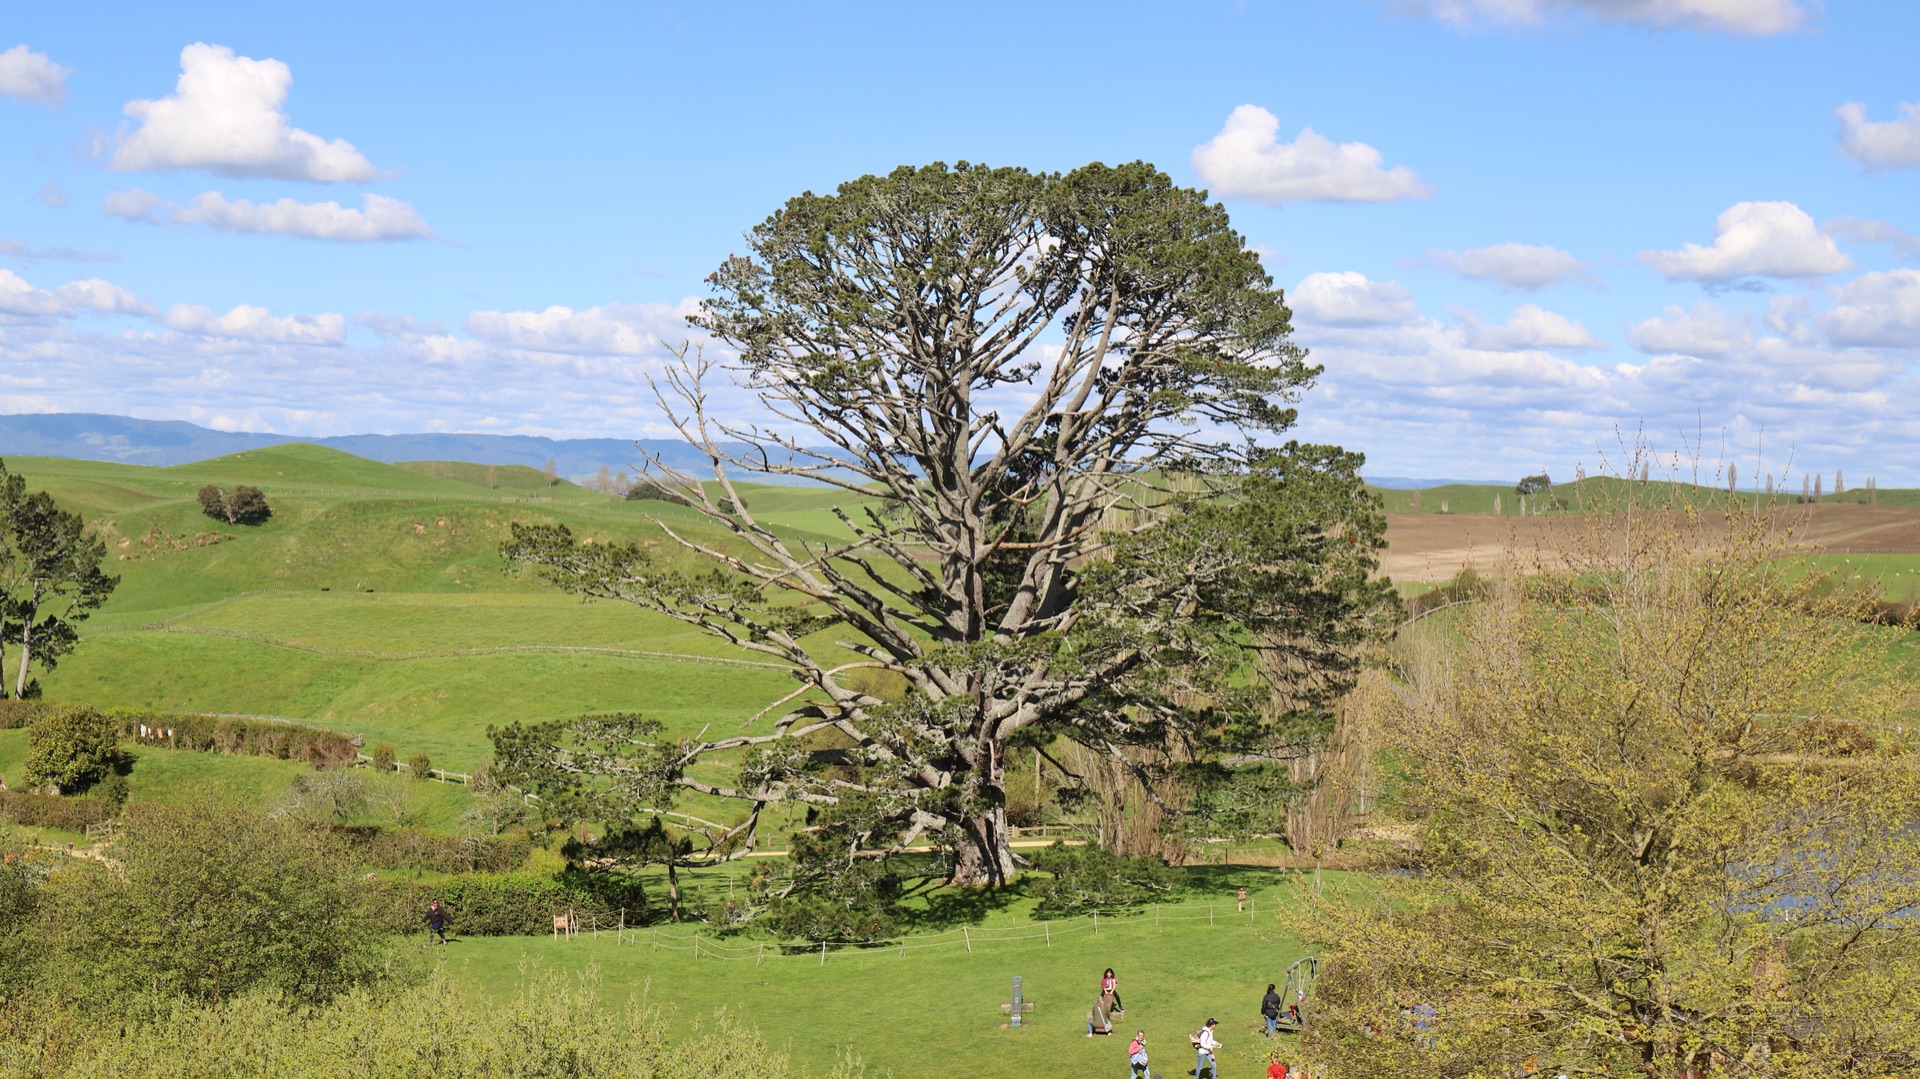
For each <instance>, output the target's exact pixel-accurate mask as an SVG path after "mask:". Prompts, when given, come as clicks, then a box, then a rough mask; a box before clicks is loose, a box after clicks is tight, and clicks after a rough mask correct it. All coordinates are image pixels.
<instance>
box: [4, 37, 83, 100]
mask: <svg viewBox="0 0 1920 1079" xmlns="http://www.w3.org/2000/svg"><path fill="white" fill-rule="evenodd" d="M67 74H68V69H67V68H64V67H61V66H60V65H59V64H56V63H54V62H53V61H52V60H50V59H48V58H47V54H46V53H43V52H34V51H33V50H32V49H29V48H27V47H26V46H25V45H15V46H14V47H13V48H11V49H8V50H7V51H6V52H0V97H11V98H16V99H18V100H20V101H32V102H36V103H38V104H41V105H58V104H60V103H61V102H63V101H65V100H66V99H67Z"/></svg>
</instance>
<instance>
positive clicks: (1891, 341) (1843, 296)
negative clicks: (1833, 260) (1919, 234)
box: [1819, 270, 1920, 349]
mask: <svg viewBox="0 0 1920 1079" xmlns="http://www.w3.org/2000/svg"><path fill="white" fill-rule="evenodd" d="M1833 298H1834V303H1833V306H1832V307H1831V308H1830V309H1828V310H1827V311H1826V312H1824V313H1823V314H1822V315H1821V316H1820V317H1819V322H1820V326H1821V328H1822V329H1824V330H1825V331H1826V332H1827V336H1828V337H1829V338H1831V339H1832V340H1833V342H1834V343H1835V344H1840V345H1862V346H1870V347H1871V346H1878V347H1882V348H1899V349H1911V348H1920V270H1888V271H1884V272H1875V273H1866V274H1861V275H1860V276H1859V277H1857V278H1854V279H1853V280H1852V281H1849V282H1847V283H1846V284H1844V285H1841V286H1839V287H1838V288H1835V289H1834V290H1833Z"/></svg>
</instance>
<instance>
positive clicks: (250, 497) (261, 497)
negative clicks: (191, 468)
mask: <svg viewBox="0 0 1920 1079" xmlns="http://www.w3.org/2000/svg"><path fill="white" fill-rule="evenodd" d="M195 497H196V498H197V499H198V500H199V502H200V509H201V511H202V512H203V513H205V514H206V515H207V516H209V517H211V518H213V519H214V520H216V521H225V522H226V523H228V524H230V525H257V524H265V523H266V522H267V520H268V519H269V518H271V517H272V516H273V507H271V506H269V505H267V496H266V493H265V492H263V491H261V490H260V488H258V487H252V486H249V485H247V484H244V483H242V484H236V485H235V486H234V487H233V488H232V489H231V490H228V489H226V488H222V487H220V486H218V485H216V484H211V483H210V484H208V485H206V486H205V487H202V488H200V490H199V492H198V494H197V495H196V496H195Z"/></svg>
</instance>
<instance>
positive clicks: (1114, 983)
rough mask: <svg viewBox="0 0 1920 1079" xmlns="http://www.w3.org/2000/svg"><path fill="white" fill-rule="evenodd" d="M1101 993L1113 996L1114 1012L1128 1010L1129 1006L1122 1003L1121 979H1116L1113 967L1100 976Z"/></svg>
mask: <svg viewBox="0 0 1920 1079" xmlns="http://www.w3.org/2000/svg"><path fill="white" fill-rule="evenodd" d="M1100 992H1101V993H1102V994H1103V995H1104V994H1107V993H1112V994H1113V1010H1114V1011H1116V1012H1124V1011H1126V1010H1127V1006H1126V1005H1125V1004H1122V1003H1120V979H1119V978H1116V977H1114V975H1113V968H1112V967H1108V968H1107V972H1106V973H1105V974H1102V975H1101V976H1100Z"/></svg>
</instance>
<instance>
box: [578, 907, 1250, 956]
mask: <svg viewBox="0 0 1920 1079" xmlns="http://www.w3.org/2000/svg"><path fill="white" fill-rule="evenodd" d="M1266 909H1267V913H1268V915H1269V916H1271V915H1272V914H1273V913H1274V912H1275V910H1276V909H1277V908H1276V907H1275V906H1274V904H1273V902H1272V901H1271V900H1269V901H1268V904H1267V908H1266ZM1259 916H1260V909H1259V901H1258V900H1257V899H1252V898H1249V899H1247V900H1246V901H1244V902H1241V901H1237V900H1227V901H1225V902H1217V903H1181V904H1168V905H1155V906H1151V907H1144V908H1138V909H1134V910H1128V911H1106V912H1102V911H1096V912H1093V913H1091V914H1083V915H1079V916H1077V917H1073V918H1061V919H1055V920H1043V921H1035V922H1025V923H1022V924H1019V925H1011V926H962V927H960V928H958V929H947V930H942V931H939V932H935V933H922V934H908V935H904V936H897V937H884V938H881V939H877V940H814V941H793V940H771V941H769V940H758V941H735V940H730V939H728V938H727V937H725V936H715V935H709V934H705V933H701V932H699V931H698V930H696V931H694V932H692V933H671V932H662V931H661V930H660V929H659V927H657V926H655V927H652V928H646V929H639V928H633V927H630V926H628V925H627V924H626V912H625V911H618V912H615V914H614V915H612V916H609V920H608V921H607V922H606V923H605V924H603V923H602V920H601V918H600V917H599V916H583V915H575V916H574V921H573V924H574V929H573V930H572V934H578V933H587V934H590V935H592V936H593V938H594V939H596V940H597V939H599V937H600V934H602V933H608V934H611V935H612V936H613V937H614V942H615V943H616V944H620V945H634V946H637V947H644V948H647V949H649V950H651V951H656V952H658V951H668V952H691V953H692V954H693V958H695V959H717V960H720V961H722V962H752V963H755V964H760V963H764V962H766V961H767V960H769V959H810V960H813V961H815V962H818V963H821V964H824V963H826V961H827V959H828V957H829V956H831V955H837V954H841V953H844V952H854V953H856V954H861V955H887V954H895V955H900V956H904V955H906V954H907V953H908V952H914V951H923V950H925V949H928V948H962V949H965V951H966V953H967V954H968V955H972V954H974V952H975V951H976V950H977V949H982V948H987V947H990V946H992V945H995V944H1006V943H1012V942H1020V941H1043V942H1045V946H1046V947H1049V948H1051V947H1052V946H1053V942H1054V941H1055V940H1056V939H1059V940H1071V939H1073V938H1075V937H1078V936H1081V935H1087V936H1096V937H1097V936H1099V935H1100V934H1101V933H1113V932H1116V931H1117V932H1127V931H1130V930H1137V929H1141V928H1147V927H1151V928H1155V929H1158V928H1160V926H1161V925H1163V924H1165V923H1170V922H1206V923H1207V924H1208V925H1214V926H1231V925H1240V924H1243V923H1244V924H1245V925H1247V926H1248V927H1252V926H1255V925H1257V924H1258V920H1259ZM582 923H584V924H582ZM560 932H561V916H560V915H555V935H556V937H557V936H558V934H559V933H560Z"/></svg>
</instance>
